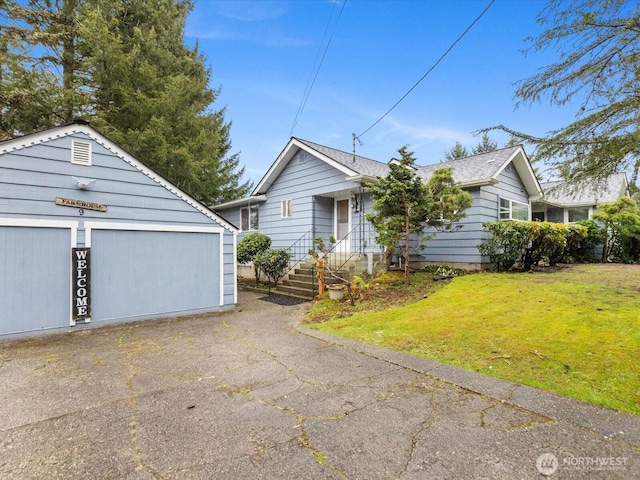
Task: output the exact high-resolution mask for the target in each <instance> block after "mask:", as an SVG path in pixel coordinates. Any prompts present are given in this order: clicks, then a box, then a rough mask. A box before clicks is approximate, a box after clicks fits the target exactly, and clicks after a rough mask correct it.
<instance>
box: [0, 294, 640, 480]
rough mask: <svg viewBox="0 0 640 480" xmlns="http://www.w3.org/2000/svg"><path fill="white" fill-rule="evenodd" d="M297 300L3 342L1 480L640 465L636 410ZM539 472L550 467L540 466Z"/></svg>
mask: <svg viewBox="0 0 640 480" xmlns="http://www.w3.org/2000/svg"><path fill="white" fill-rule="evenodd" d="M307 308H308V306H307V305H299V306H293V307H291V306H280V305H275V304H272V303H269V302H264V301H261V300H259V295H258V294H254V293H250V292H240V300H239V306H238V309H237V310H235V311H233V312H225V313H218V314H212V315H202V316H196V317H185V318H178V319H173V320H159V321H155V322H145V323H135V324H128V325H121V326H115V327H107V328H92V329H86V330H76V331H73V332H71V333H69V334H59V335H50V336H45V337H41V338H39V339H26V340H13V341H6V340H5V341H2V342H0V347H1V349H0V383H1V384H2V387H3V388H2V389H1V390H0V405H1V406H0V452H1V455H0V478H17V479H42V478H47V479H55V478H73V479H80V478H101V479H102V478H104V479H122V478H133V479H236V478H237V479H241V478H242V479H249V478H251V479H298V478H299V479H350V480H355V479H367V480H370V479H403V480H408V479H458V478H460V479H462V478H464V479H509V480H511V479H530V478H544V476H543V475H542V474H541V473H540V471H539V470H538V466H537V462H538V460H539V458H540V456H541V455H542V454H553V456H554V458H555V459H556V461H557V464H556V465H555V467H556V468H555V471H554V472H553V473H551V471H550V470H545V472H546V473H547V474H549V473H551V475H549V477H548V478H552V479H565V478H569V479H573V478H576V479H580V478H590V479H591V478H603V479H605V478H606V479H612V478H613V479H615V478H620V479H627V478H640V417H638V416H632V415H626V414H621V413H618V412H614V411H611V410H607V409H603V408H599V407H595V406H592V405H588V404H585V403H582V402H577V401H574V400H570V399H567V398H565V397H560V396H558V395H554V394H550V393H547V392H542V391H539V390H536V389H532V388H528V387H523V386H520V385H516V384H513V383H510V382H505V381H501V380H496V379H492V378H489V377H485V376H482V375H478V374H474V373H470V372H465V371H463V370H460V369H457V368H454V367H450V366H446V365H441V364H438V363H435V362H430V361H427V360H423V359H419V358H415V357H410V356H408V355H403V354H400V353H398V352H393V351H390V350H386V349H382V348H379V347H374V346H369V345H363V344H360V343H358V342H354V341H350V340H345V339H339V338H337V337H333V336H330V335H326V334H322V333H319V332H314V331H310V330H306V329H304V328H299V322H300V320H301V319H302V317H303V316H304V313H305V311H306V309H307ZM544 466H545V468H546V467H549V468H551V467H553V465H551V467H550V466H549V464H545V465H544Z"/></svg>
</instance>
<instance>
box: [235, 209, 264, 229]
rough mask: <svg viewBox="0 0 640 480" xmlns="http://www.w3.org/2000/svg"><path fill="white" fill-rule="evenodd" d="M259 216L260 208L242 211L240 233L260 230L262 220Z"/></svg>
mask: <svg viewBox="0 0 640 480" xmlns="http://www.w3.org/2000/svg"><path fill="white" fill-rule="evenodd" d="M259 218H260V217H259V215H258V207H245V208H241V209H240V231H241V232H248V231H249V230H258V229H259V228H260V220H259Z"/></svg>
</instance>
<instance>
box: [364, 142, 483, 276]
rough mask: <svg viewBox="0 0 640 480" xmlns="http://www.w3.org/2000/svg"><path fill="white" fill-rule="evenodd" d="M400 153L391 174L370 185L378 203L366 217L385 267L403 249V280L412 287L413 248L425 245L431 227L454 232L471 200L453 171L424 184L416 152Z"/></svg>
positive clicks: (434, 177) (439, 171) (402, 149)
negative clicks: (415, 157) (382, 249)
mask: <svg viewBox="0 0 640 480" xmlns="http://www.w3.org/2000/svg"><path fill="white" fill-rule="evenodd" d="M398 152H399V153H400V160H399V161H398V162H393V163H391V164H390V165H389V174H388V175H387V176H386V177H384V178H378V182H376V183H372V184H369V185H368V188H369V189H370V191H371V194H372V196H373V199H374V202H375V203H374V206H373V212H372V213H368V214H366V217H367V220H369V221H370V222H371V224H372V225H373V226H374V228H375V230H376V234H377V236H376V241H377V242H378V243H379V244H380V245H383V246H384V247H385V257H386V265H389V264H390V262H391V257H392V256H393V254H394V253H395V252H396V250H397V249H398V247H399V246H400V248H401V249H402V255H403V256H404V258H405V262H404V279H405V284H406V285H409V263H408V260H409V255H410V253H411V245H412V244H419V246H420V248H423V247H424V246H425V244H424V242H426V240H427V239H428V238H429V236H428V235H425V233H424V229H425V228H426V227H428V226H431V227H436V228H438V229H441V230H452V227H453V226H454V225H455V224H456V223H457V222H458V221H459V220H460V219H461V218H463V217H464V216H465V213H464V210H465V209H466V208H468V207H469V206H471V202H472V197H471V195H470V194H469V193H467V192H465V191H463V190H462V189H460V187H459V186H458V185H457V184H455V182H454V181H453V177H452V173H451V169H442V170H437V171H436V172H434V174H433V175H432V177H431V179H430V180H429V182H428V183H424V182H423V181H422V180H421V179H420V177H419V176H418V175H417V173H416V168H415V159H414V157H413V152H409V151H408V150H407V147H406V146H405V147H402V148H400V149H399V150H398ZM416 239H420V241H415V240H416ZM412 240H413V241H412Z"/></svg>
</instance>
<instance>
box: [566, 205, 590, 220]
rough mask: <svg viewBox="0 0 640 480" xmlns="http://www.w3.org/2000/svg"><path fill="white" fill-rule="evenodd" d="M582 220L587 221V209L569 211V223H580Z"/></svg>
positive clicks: (571, 209)
mask: <svg viewBox="0 0 640 480" xmlns="http://www.w3.org/2000/svg"><path fill="white" fill-rule="evenodd" d="M582 220H589V207H581V208H570V209H569V223H571V222H581V221H582Z"/></svg>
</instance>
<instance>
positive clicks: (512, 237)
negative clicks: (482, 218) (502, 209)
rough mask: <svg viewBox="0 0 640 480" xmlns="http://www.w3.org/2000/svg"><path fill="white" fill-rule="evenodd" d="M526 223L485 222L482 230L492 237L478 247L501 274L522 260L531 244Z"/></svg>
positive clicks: (511, 221) (512, 221) (510, 221)
mask: <svg viewBox="0 0 640 480" xmlns="http://www.w3.org/2000/svg"><path fill="white" fill-rule="evenodd" d="M525 223H526V222H516V221H514V220H509V221H504V222H485V223H484V224H483V225H482V228H483V229H484V230H486V231H488V232H489V233H490V234H491V237H490V238H489V239H488V240H487V241H486V242H484V243H483V244H481V245H478V250H480V254H481V255H485V256H488V257H489V261H490V262H491V263H492V264H493V265H494V266H495V267H496V269H497V270H498V271H499V272H506V271H507V270H509V269H510V268H511V267H513V266H514V265H515V264H516V262H517V261H519V260H520V259H521V258H522V254H523V252H524V249H525V248H526V247H527V244H528V243H529V237H528V232H527V228H526V225H525Z"/></svg>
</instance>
